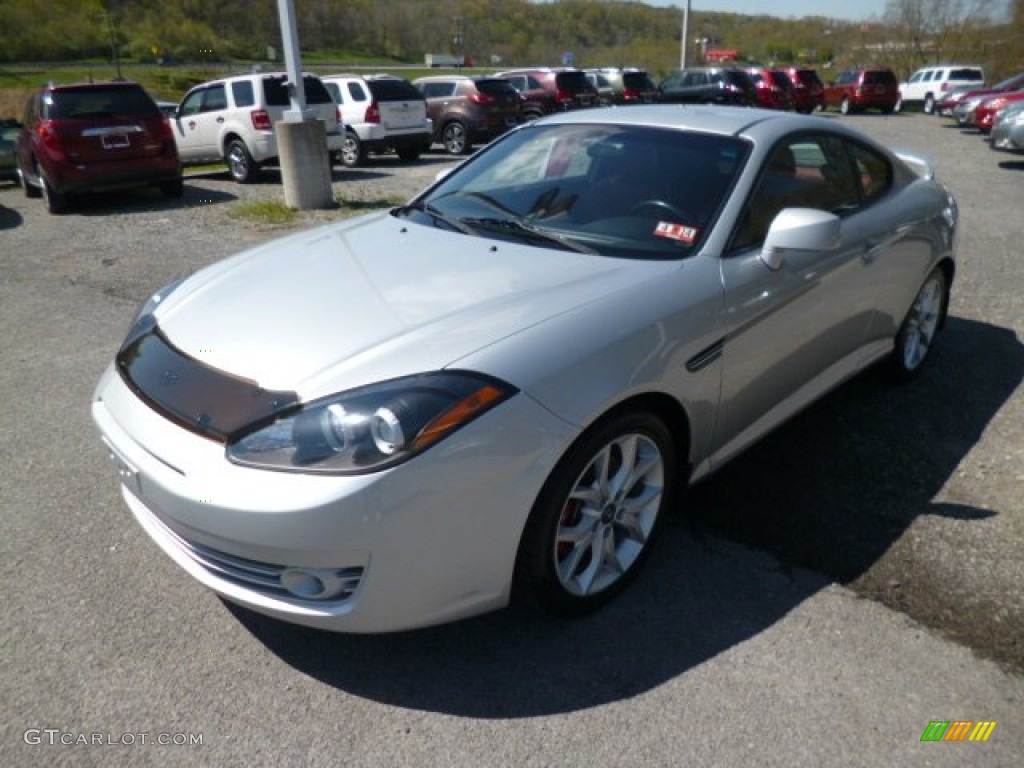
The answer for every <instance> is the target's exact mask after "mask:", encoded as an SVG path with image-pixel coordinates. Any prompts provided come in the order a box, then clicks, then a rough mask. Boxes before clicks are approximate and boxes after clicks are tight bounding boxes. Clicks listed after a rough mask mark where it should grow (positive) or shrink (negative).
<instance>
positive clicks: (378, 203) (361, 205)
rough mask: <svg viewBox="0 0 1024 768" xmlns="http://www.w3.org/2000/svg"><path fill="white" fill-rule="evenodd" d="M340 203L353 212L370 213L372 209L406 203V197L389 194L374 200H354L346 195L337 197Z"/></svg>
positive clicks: (376, 209)
mask: <svg viewBox="0 0 1024 768" xmlns="http://www.w3.org/2000/svg"><path fill="white" fill-rule="evenodd" d="M335 199H336V200H337V203H338V205H340V206H341V207H342V208H343V209H345V210H348V211H350V212H351V213H353V214H357V213H368V212H370V211H379V210H382V209H384V210H386V209H388V208H394V207H395V206H396V205H404V204H405V202H406V199H405V198H404V197H402V196H401V195H387V196H385V197H378V198H374V199H372V200H366V199H363V200H354V199H349V198H345V197H341V196H339V197H337V198H335Z"/></svg>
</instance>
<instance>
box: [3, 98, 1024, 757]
mask: <svg viewBox="0 0 1024 768" xmlns="http://www.w3.org/2000/svg"><path fill="white" fill-rule="evenodd" d="M835 119H842V120H846V121H849V122H851V123H854V124H856V125H857V126H858V127H860V128H862V129H864V130H865V131H866V132H867V133H869V134H870V135H872V136H874V137H876V138H877V139H879V140H880V141H882V142H883V143H885V144H888V145H890V146H902V147H907V148H909V149H913V150H916V151H924V152H929V153H931V154H932V155H933V156H934V157H935V160H936V163H937V169H938V175H939V178H940V179H941V180H942V181H944V182H945V183H947V185H948V186H949V187H950V188H951V189H952V190H953V192H954V194H955V195H956V196H957V199H958V201H959V204H960V206H961V222H962V226H961V236H960V241H959V265H958V270H959V271H958V274H957V278H956V281H955V283H954V286H953V303H952V308H951V315H952V316H951V318H950V322H949V324H948V326H947V329H946V331H945V333H944V334H943V336H942V337H941V338H940V346H939V348H938V349H937V354H936V356H935V359H934V360H933V361H932V365H931V367H930V369H929V370H928V371H927V373H926V375H924V376H923V377H922V378H921V379H920V380H919V381H917V382H915V383H913V384H911V385H908V386H904V387H898V388H893V387H892V386H891V385H890V384H889V383H887V382H886V381H885V379H884V377H882V376H880V375H875V374H874V373H872V372H869V373H868V374H867V375H864V376H862V377H860V378H858V379H857V380H855V381H853V382H850V383H849V384H847V385H845V386H844V387H843V388H842V389H841V390H839V391H838V392H836V393H835V394H834V395H832V396H830V397H829V398H827V399H826V400H825V401H823V402H822V403H820V404H818V405H816V406H814V407H813V408H811V409H810V410H808V411H807V412H806V413H804V414H802V415H801V416H800V417H798V418H797V419H796V420H795V421H794V422H792V423H790V424H789V425H787V426H786V427H784V428H783V429H781V430H779V431H778V432H777V433H775V434H774V435H772V436H770V437H769V438H768V439H767V440H766V441H764V442H763V443H762V444H761V445H760V446H758V447H756V448H755V449H753V450H751V451H750V452H748V453H747V454H745V455H744V456H743V457H741V458H740V459H738V460H736V461H735V462H734V463H733V464H731V465H730V466H728V467H727V468H726V469H724V470H723V471H722V472H721V473H719V474H718V475H716V476H715V477H713V478H711V479H710V480H708V481H706V482H705V483H703V484H701V485H700V486H698V487H697V488H695V489H694V490H693V492H692V493H691V494H690V498H689V499H688V504H687V510H686V511H687V513H688V514H686V515H684V516H681V518H680V520H679V521H676V523H675V524H674V525H673V526H671V527H670V529H669V531H668V532H667V535H666V537H665V541H663V542H662V546H661V547H660V548H659V550H658V552H657V553H656V556H655V557H654V558H652V561H651V563H650V567H649V568H648V570H647V571H646V572H645V573H644V574H643V575H642V577H641V578H640V579H639V580H638V583H637V584H636V585H635V586H634V588H633V589H631V590H630V592H629V593H628V594H627V595H624V596H623V599H622V600H620V601H617V602H616V604H615V605H613V606H611V607H610V609H609V610H607V611H604V612H602V613H601V614H599V615H598V616H596V617H591V618H588V619H585V620H582V621H579V622H555V621H551V620H548V619H546V618H544V617H539V616H536V615H534V614H532V613H531V612H529V611H525V610H522V609H519V608H512V609H510V610H508V611H504V612H501V613H498V614H495V615H492V616H488V617H482V618H479V619H474V620H472V621H469V622H465V623H463V624H460V625H457V626H455V627H446V628H438V629H433V630H427V631H421V632H415V633H407V634H403V635H395V636H387V637H383V638H352V637H345V636H335V635H326V634H324V633H319V632H314V631H312V630H303V629H293V628H290V627H283V626H281V625H278V624H276V623H274V622H271V621H269V620H264V619H261V618H259V617H256V616H253V615H251V614H248V613H247V612H245V611H241V610H239V609H235V608H231V607H228V606H226V605H225V604H223V603H221V602H220V601H218V600H217V599H216V598H215V597H214V596H213V595H211V594H209V593H208V592H206V591H205V590H203V589H202V588H200V587H199V586H198V585H196V584H194V583H192V581H191V580H190V579H189V578H188V577H187V576H186V575H185V574H184V573H182V572H180V571H179V569H177V567H176V566H174V565H173V563H171V562H170V561H169V560H168V559H167V558H166V557H164V556H163V555H162V554H161V553H160V552H159V551H158V550H157V549H156V547H155V546H153V545H152V544H151V542H149V541H148V540H147V539H146V537H145V535H144V534H143V533H142V532H141V531H140V530H139V529H138V526H137V525H135V523H134V521H133V520H132V519H131V517H130V515H129V514H128V513H127V511H126V510H125V509H124V507H123V504H122V502H121V500H120V497H119V495H118V493H117V489H116V480H115V477H114V473H113V471H112V470H111V469H110V468H109V467H108V466H107V463H106V460H105V457H104V455H103V452H102V451H101V450H100V445H99V441H98V439H97V436H96V433H95V430H94V429H93V428H92V425H91V422H90V420H89V415H88V403H89V399H90V396H91V394H92V388H93V386H94V385H95V382H96V380H97V379H98V377H99V375H100V373H101V371H102V369H103V367H104V366H105V365H106V363H107V361H108V360H109V358H110V356H111V355H112V353H113V351H114V350H115V349H116V347H117V345H118V343H119V342H120V340H121V337H122V334H123V333H124V331H125V329H126V326H127V323H128V321H129V319H130V317H131V315H132V313H133V312H134V310H135V309H136V307H137V306H138V304H139V302H141V301H142V300H143V299H145V298H146V297H147V296H148V295H149V294H150V292H151V291H152V290H153V289H154V288H156V287H158V286H160V285H162V284H164V283H165V282H167V281H169V280H170V279H172V278H173V277H175V276H177V275H180V274H182V273H185V272H190V271H193V270H195V269H197V268H199V267H201V266H203V265H205V264H209V263H211V262H213V261H216V260H217V259H219V258H221V257H223V256H226V255H228V254H231V253H233V252H236V251H237V250H239V249H241V248H242V247H245V246H247V245H250V244H254V243H257V242H261V241H264V240H266V239H268V238H271V237H274V236H277V235H279V234H283V233H286V232H288V231H290V230H291V229H294V228H295V227H299V226H309V225H313V224H316V223H319V222H323V221H327V220H330V219H332V218H335V217H337V216H343V215H352V214H354V213H357V212H362V211H364V210H367V209H372V208H382V207H387V206H389V205H394V204H395V203H397V202H398V201H400V200H402V199H405V198H408V197H409V196H411V195H412V194H414V193H415V192H416V191H417V190H419V189H421V188H422V187H424V186H425V185H426V184H428V183H429V181H430V180H432V179H433V177H434V176H435V175H436V174H437V173H438V172H439V171H441V170H443V169H445V168H447V167H449V166H451V165H452V164H453V162H452V161H451V160H450V159H448V158H447V157H446V156H444V155H442V154H440V153H431V154H428V155H425V156H424V158H423V159H422V160H421V161H420V162H419V163H417V164H415V165H401V164H399V163H397V162H396V161H395V160H394V159H392V158H381V159H378V160H375V161H373V162H371V164H370V165H368V166H366V167H365V168H360V169H355V170H344V169H341V168H340V167H339V168H337V169H335V175H334V187H335V193H336V195H337V197H338V198H339V199H340V200H342V201H343V204H342V205H341V206H340V207H339V209H337V210H333V211H318V212H309V213H302V214H300V215H299V216H298V218H297V220H296V221H295V222H294V223H291V224H287V225H277V226H274V225H269V224H266V223H259V221H257V222H256V223H254V222H253V221H252V220H249V219H244V218H239V217H238V216H237V213H238V211H239V209H240V208H242V207H243V206H241V205H240V204H241V203H246V202H253V201H274V200H277V201H279V200H281V199H282V193H281V187H280V183H279V177H278V176H277V174H276V172H269V173H267V174H265V178H264V179H263V180H262V181H261V182H260V183H257V184H254V185H247V186H240V185H237V184H235V183H233V182H232V181H230V179H229V177H228V176H227V174H226V173H202V174H195V175H192V176H190V177H189V178H188V179H187V181H186V187H185V195H184V197H183V198H182V199H181V200H165V199H163V198H161V197H160V196H159V194H158V193H156V192H155V191H154V192H153V193H151V194H150V193H143V194H138V193H136V192H131V193H124V194H120V193H119V194H111V195H97V196H94V197H92V198H90V199H88V200H86V201H84V202H83V204H82V205H81V206H80V207H79V208H77V209H76V210H75V211H74V212H73V213H71V214H69V215H67V216H61V217H53V216H50V215H48V214H46V213H45V211H44V209H43V205H42V203H41V201H38V200H27V199H25V197H24V196H23V194H22V192H21V190H20V189H18V188H16V187H13V186H3V185H0V330H2V331H3V333H2V335H0V360H2V362H3V365H2V366H0V395H2V396H3V398H4V400H5V401H6V402H7V404H8V406H7V408H5V409H4V412H3V414H2V415H0V462H2V464H3V466H4V468H5V472H4V475H3V478H2V479H0V527H2V529H3V531H4V535H3V536H2V537H0V573H2V575H3V578H2V582H0V583H2V589H3V593H2V594H3V599H4V604H5V614H6V618H5V622H4V630H3V632H2V633H0V702H2V711H3V715H4V716H3V721H4V726H3V729H2V730H0V762H2V763H3V764H4V765H11V766H15V765H17V766H28V765H47V766H53V765H75V766H79V765H103V766H110V765H133V766H134V765H172V764H173V765H178V764H180V765H194V764H201V765H268V766H270V765H272V766H282V765H337V764H339V763H343V764H352V765H382V766H384V765H386V766H392V765H416V766H420V765H425V764H429V765H440V764H445V765H482V764H486V765H517V766H518V765H609V766H611V765H621V764H626V763H628V764H631V765H668V764H679V763H684V764H699V765H712V764H721V765H743V764H759V765H786V766H792V765H804V764H806V765H816V766H832V765H834V766H846V765H851V764H864V765H882V764H885V765H900V766H902V765H906V766H916V765H922V764H932V765H950V766H952V765H962V764H965V763H967V764H972V765H978V766H1011V765H1014V766H1016V765H1019V764H1020V756H1021V755H1022V754H1024V715H1022V707H1021V701H1022V699H1024V677H1022V673H1024V590H1022V589H1021V583H1022V580H1024V388H1022V387H1021V381H1022V379H1024V346H1022V345H1021V341H1020V338H1021V334H1022V333H1024V271H1022V270H1021V268H1020V259H1021V256H1022V253H1024V251H1022V244H1024V217H1022V216H1021V211H1024V156H1013V155H1006V154H1001V153H995V152H992V151H991V150H990V149H989V148H988V146H987V144H985V143H984V142H983V141H982V139H981V138H980V137H979V136H977V135H976V134H973V135H964V134H963V133H962V132H961V131H960V130H959V129H957V128H955V127H954V126H952V125H951V124H950V123H949V122H948V121H945V120H941V119H938V118H933V117H929V116H925V115H919V114H902V115H897V116H890V117H883V116H878V115H853V116H849V117H842V118H839V117H836V118H835ZM857 598H868V599H867V600H863V599H857ZM935 718H941V719H957V718H960V719H978V720H982V719H989V720H998V721H999V723H1000V725H999V726H998V728H996V730H995V731H994V735H993V737H992V739H991V741H990V742H989V743H986V744H983V745H922V744H920V743H919V742H920V736H921V732H922V731H923V730H924V728H925V727H926V726H927V724H928V722H929V721H930V720H932V719H935ZM30 729H36V730H39V731H45V730H47V729H49V730H51V731H56V732H57V733H58V736H57V740H58V743H57V744H56V745H54V744H53V743H52V738H53V737H52V735H51V737H50V738H51V743H47V742H46V741H45V738H46V737H45V736H40V738H41V739H43V741H42V742H41V743H40V742H36V743H33V738H34V737H30V736H29V735H27V734H28V731H29V730H30ZM141 733H146V734H148V736H147V738H146V739H142V740H140V738H139V737H138V736H135V737H133V740H132V743H131V744H128V743H126V742H125V740H124V739H125V736H127V735H132V734H141ZM64 734H70V735H73V736H75V737H78V736H81V735H86V736H88V737H90V738H91V737H92V736H94V735H97V734H99V735H103V736H104V737H105V738H106V739H107V742H108V743H107V744H96V743H95V742H93V743H92V744H87V745H82V743H81V742H80V741H75V743H74V744H70V745H67V746H62V745H61V738H62V736H63V735H64ZM158 734H165V735H166V734H172V735H181V734H184V736H185V739H186V741H187V740H188V738H189V737H190V736H194V735H195V734H202V741H203V743H202V744H201V745H195V744H194V741H193V743H192V745H177V746H175V745H176V744H178V742H177V741H174V744H172V745H162V746H151V745H152V743H153V742H155V741H156V739H157V736H158ZM811 734H818V735H817V736H813V735H811ZM823 734H828V737H827V738H826V737H825V736H824V735H823ZM118 738H120V739H121V741H120V742H119V743H118V744H117V745H114V746H112V745H111V744H110V743H109V742H110V740H111V739H113V740H115V741H116V740H117V739H118ZM65 741H66V740H65ZM72 741H74V739H72ZM87 741H88V739H87ZM143 741H145V742H147V744H149V745H150V746H147V745H146V744H143V743H142V742H143ZM76 745H78V746H76ZM943 746H946V747H951V749H949V748H947V749H946V751H942V747H943ZM931 747H935V749H930V750H929V749H928V748H931ZM958 747H959V748H960V751H952V750H955V749H957V748H958ZM963 749H969V750H970V751H971V755H970V756H969V757H965V755H964V754H962V752H963ZM922 750H925V751H922Z"/></svg>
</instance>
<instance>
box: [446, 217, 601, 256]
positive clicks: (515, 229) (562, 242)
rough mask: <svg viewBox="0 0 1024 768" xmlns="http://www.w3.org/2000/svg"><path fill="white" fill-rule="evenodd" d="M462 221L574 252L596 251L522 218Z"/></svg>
mask: <svg viewBox="0 0 1024 768" xmlns="http://www.w3.org/2000/svg"><path fill="white" fill-rule="evenodd" d="M462 223H463V224H468V225H469V226H471V227H478V228H480V229H487V230H490V231H492V232H502V233H506V234H511V235H518V236H520V237H524V238H527V239H529V240H543V241H544V242H547V243H554V244H555V245H559V246H561V247H562V248H564V249H566V250H568V251H576V253H589V254H591V255H597V251H595V250H594V249H593V248H589V247H587V246H585V245H583V244H582V243H577V242H576V241H575V240H570V239H569V238H568V237H564V236H562V235H559V234H558V233H556V232H552V231H551V230H550V229H544V228H543V227H538V226H536V225H535V224H530V223H529V222H526V221H524V220H522V219H495V218H482V219H462Z"/></svg>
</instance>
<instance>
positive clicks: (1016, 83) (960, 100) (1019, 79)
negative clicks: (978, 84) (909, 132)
mask: <svg viewBox="0 0 1024 768" xmlns="http://www.w3.org/2000/svg"><path fill="white" fill-rule="evenodd" d="M1021 88H1024V72H1018V73H1017V74H1016V75H1014V76H1013V77H1008V78H1007V79H1006V80H1003V81H1001V82H998V83H996V84H995V85H993V86H990V87H988V88H969V89H960V88H954V89H953V90H952V91H950V92H949V93H947V94H946V95H945V96H943V97H942V98H941V99H940V100H939V101H937V102H935V111H936V112H937V113H938V114H940V115H947V116H952V117H955V118H958V115H957V107H961V106H963V104H964V103H965V102H967V101H970V100H971V99H974V98H976V97H978V96H995V95H997V94H1000V93H1009V92H1011V91H1018V90H1020V89H1021ZM962 111H963V110H961V112H962ZM958 120H959V118H958Z"/></svg>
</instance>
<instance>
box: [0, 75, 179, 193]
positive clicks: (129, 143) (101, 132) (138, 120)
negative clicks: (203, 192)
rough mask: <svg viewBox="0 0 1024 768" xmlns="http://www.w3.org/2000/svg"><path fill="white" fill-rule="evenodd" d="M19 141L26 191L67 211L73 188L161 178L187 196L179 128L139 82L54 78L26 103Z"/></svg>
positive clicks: (161, 183)
mask: <svg viewBox="0 0 1024 768" xmlns="http://www.w3.org/2000/svg"><path fill="white" fill-rule="evenodd" d="M22 122H23V125H22V129H21V133H20V135H19V136H18V138H17V140H16V141H15V155H16V162H17V165H18V178H19V179H20V180H21V185H22V187H23V188H24V190H25V195H26V196H27V197H40V196H42V197H43V198H45V200H46V207H47V210H49V211H50V213H63V212H64V211H66V210H67V208H68V205H69V198H70V197H71V196H73V195H84V194H86V193H89V192H94V191H97V190H106V189H119V188H123V187H139V186H146V185H155V186H157V187H159V188H160V189H161V190H162V191H163V193H164V194H165V195H167V196H169V197H181V194H182V178H181V162H180V161H179V158H178V149H177V147H176V146H175V143H174V134H173V133H172V132H171V127H170V125H169V124H168V122H167V118H166V117H164V114H163V113H162V112H161V111H160V109H159V108H158V107H157V105H156V102H154V101H153V99H152V98H151V97H150V96H149V94H148V93H146V91H145V90H144V89H143V88H142V86H141V85H139V84H138V83H129V82H112V83H88V84H83V85H48V86H46V87H45V88H41V89H40V90H38V91H36V92H35V93H34V94H32V96H31V97H30V98H29V100H28V104H27V105H26V107H25V118H24V120H23V121H22Z"/></svg>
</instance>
